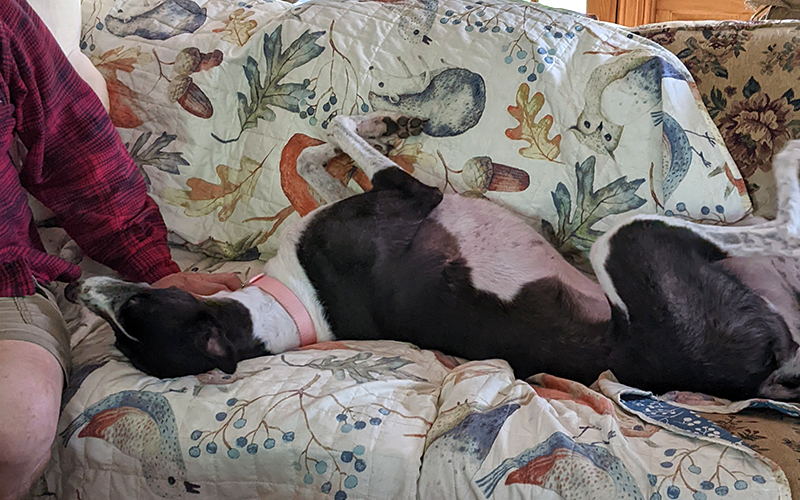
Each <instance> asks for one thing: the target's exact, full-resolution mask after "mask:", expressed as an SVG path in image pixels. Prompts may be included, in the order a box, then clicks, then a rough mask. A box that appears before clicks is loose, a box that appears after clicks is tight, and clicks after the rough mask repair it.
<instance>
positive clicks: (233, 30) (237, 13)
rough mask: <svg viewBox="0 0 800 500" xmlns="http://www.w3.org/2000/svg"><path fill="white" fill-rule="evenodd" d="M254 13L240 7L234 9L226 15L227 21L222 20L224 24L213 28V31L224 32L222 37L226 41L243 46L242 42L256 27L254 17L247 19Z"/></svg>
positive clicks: (248, 38)
mask: <svg viewBox="0 0 800 500" xmlns="http://www.w3.org/2000/svg"><path fill="white" fill-rule="evenodd" d="M253 14H255V12H254V11H252V10H248V11H245V10H244V9H242V8H239V9H236V10H234V11H233V12H231V14H230V15H229V16H228V20H227V21H222V22H223V23H224V24H225V26H224V27H222V28H215V29H213V30H212V31H213V32H214V33H224V35H222V39H223V40H224V41H226V42H231V43H235V44H236V45H238V46H239V47H244V44H246V43H247V41H248V40H250V37H251V36H252V34H253V31H254V30H255V29H256V28H257V27H258V22H256V21H255V20H254V19H247V18H248V17H250V16H252V15H253Z"/></svg>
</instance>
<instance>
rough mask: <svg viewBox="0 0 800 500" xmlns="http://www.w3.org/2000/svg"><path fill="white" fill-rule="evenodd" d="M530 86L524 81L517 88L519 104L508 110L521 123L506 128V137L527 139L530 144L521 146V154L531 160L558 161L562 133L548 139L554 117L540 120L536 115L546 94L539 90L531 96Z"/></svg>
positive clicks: (516, 139)
mask: <svg viewBox="0 0 800 500" xmlns="http://www.w3.org/2000/svg"><path fill="white" fill-rule="evenodd" d="M529 95H530V87H528V84H527V83H523V84H522V85H520V86H519V89H518V90H517V105H516V106H509V107H508V112H509V114H510V115H511V116H513V117H514V119H515V120H517V121H518V122H519V125H518V126H516V127H515V128H510V129H507V130H506V137H508V138H509V139H513V140H515V141H526V142H527V143H528V144H530V146H528V147H525V148H520V150H519V154H521V155H522V156H524V157H525V158H530V159H531V160H546V161H553V162H554V161H556V158H557V157H558V155H559V154H560V153H561V134H558V135H556V136H555V137H553V138H552V139H548V138H547V136H548V135H549V134H550V128H551V127H552V126H553V117H552V116H551V115H545V116H544V117H543V118H542V119H541V120H539V121H538V122H537V121H536V115H537V114H538V113H539V111H541V110H542V106H544V95H543V94H542V93H541V92H537V93H535V94H534V95H533V97H530V98H529Z"/></svg>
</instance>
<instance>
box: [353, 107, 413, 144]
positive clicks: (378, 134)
mask: <svg viewBox="0 0 800 500" xmlns="http://www.w3.org/2000/svg"><path fill="white" fill-rule="evenodd" d="M352 118H353V119H354V120H355V121H356V123H357V125H356V133H358V135H360V136H361V137H363V138H364V139H378V138H391V137H398V138H400V139H406V138H408V137H411V136H412V135H420V134H421V133H422V129H423V127H424V126H425V122H426V121H427V120H425V119H424V118H418V117H415V116H406V115H401V114H399V113H370V114H367V115H361V116H358V117H352Z"/></svg>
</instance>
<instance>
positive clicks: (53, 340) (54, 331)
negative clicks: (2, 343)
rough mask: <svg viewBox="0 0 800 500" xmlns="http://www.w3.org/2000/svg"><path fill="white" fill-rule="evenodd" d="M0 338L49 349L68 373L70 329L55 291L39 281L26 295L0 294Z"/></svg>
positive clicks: (66, 373) (65, 372)
mask: <svg viewBox="0 0 800 500" xmlns="http://www.w3.org/2000/svg"><path fill="white" fill-rule="evenodd" d="M0 340H22V341H25V342H31V343H33V344H36V345H39V346H42V347H44V348H45V349H47V351H48V352H49V353H50V354H52V355H53V357H55V358H56V360H57V361H58V363H59V364H60V365H61V369H62V370H63V371H64V377H65V379H66V378H67V377H68V376H69V369H70V356H69V352H70V348H69V331H68V330H67V324H66V323H65V322H64V317H63V316H62V314H61V310H60V309H59V308H58V305H57V302H56V298H55V295H53V293H52V292H51V291H50V290H48V289H47V288H45V287H43V286H41V285H39V284H37V285H36V293H35V294H34V295H28V296H25V297H0Z"/></svg>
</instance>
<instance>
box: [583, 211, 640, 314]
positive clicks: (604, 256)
mask: <svg viewBox="0 0 800 500" xmlns="http://www.w3.org/2000/svg"><path fill="white" fill-rule="evenodd" d="M621 227H623V226H622V225H619V226H616V227H614V228H612V229H610V230H609V231H607V232H606V233H605V234H603V235H602V236H600V237H599V238H597V240H595V242H594V244H593V245H592V248H591V249H590V250H589V261H590V262H591V263H592V269H594V275H595V276H596V277H597V281H598V283H600V286H601V287H603V290H604V291H605V293H606V296H607V297H608V300H609V301H610V302H611V303H612V304H613V305H615V306H617V308H618V309H619V310H620V311H622V313H623V314H625V319H630V317H629V315H628V306H627V305H625V302H624V301H623V300H622V297H620V296H619V293H617V289H616V288H615V287H614V280H613V279H611V275H610V274H608V271H607V270H606V261H608V256H609V254H610V253H611V238H612V237H613V236H614V234H616V232H617V231H619V229H620V228H621Z"/></svg>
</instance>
